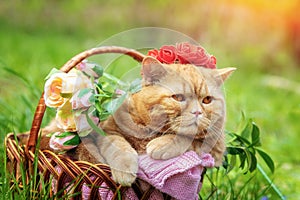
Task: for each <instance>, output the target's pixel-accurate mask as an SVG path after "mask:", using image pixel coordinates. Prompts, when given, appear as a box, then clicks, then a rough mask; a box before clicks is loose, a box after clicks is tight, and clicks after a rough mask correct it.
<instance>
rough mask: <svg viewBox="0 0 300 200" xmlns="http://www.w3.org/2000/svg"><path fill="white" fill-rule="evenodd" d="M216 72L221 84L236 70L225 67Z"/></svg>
mask: <svg viewBox="0 0 300 200" xmlns="http://www.w3.org/2000/svg"><path fill="white" fill-rule="evenodd" d="M216 70H217V75H216V76H217V78H219V79H221V81H222V83H223V82H224V81H225V80H227V79H228V77H229V76H230V75H231V74H232V72H234V71H235V70H236V68H234V67H227V68H223V69H216Z"/></svg>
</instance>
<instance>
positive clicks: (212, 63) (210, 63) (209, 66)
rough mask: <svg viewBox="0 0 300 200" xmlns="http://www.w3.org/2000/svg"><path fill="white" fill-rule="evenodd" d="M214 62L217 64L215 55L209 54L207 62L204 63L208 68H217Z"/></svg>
mask: <svg viewBox="0 0 300 200" xmlns="http://www.w3.org/2000/svg"><path fill="white" fill-rule="evenodd" d="M216 64H217V59H216V57H214V56H211V57H210V60H209V62H208V63H207V64H206V67H207V68H210V69H216V68H217V67H216Z"/></svg>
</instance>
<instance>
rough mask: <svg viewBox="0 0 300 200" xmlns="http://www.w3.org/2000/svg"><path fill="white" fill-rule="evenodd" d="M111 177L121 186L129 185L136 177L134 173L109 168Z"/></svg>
mask: <svg viewBox="0 0 300 200" xmlns="http://www.w3.org/2000/svg"><path fill="white" fill-rule="evenodd" d="M111 173H112V177H113V179H114V181H115V182H117V183H119V184H121V185H122V186H129V187H130V186H131V184H132V183H133V182H134V181H135V179H136V173H131V172H124V171H120V170H117V169H111Z"/></svg>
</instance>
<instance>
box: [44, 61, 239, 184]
mask: <svg viewBox="0 0 300 200" xmlns="http://www.w3.org/2000/svg"><path fill="white" fill-rule="evenodd" d="M234 70H235V68H224V69H207V68H203V67H196V66H194V65H190V64H186V65H182V64H170V65H166V64H161V63H160V62H159V61H158V60H156V59H155V58H153V57H146V58H145V59H144V60H143V62H142V70H141V74H142V76H143V85H142V89H141V90H140V91H139V92H137V93H134V94H132V95H131V96H130V97H129V98H128V99H126V100H125V101H124V102H123V104H122V105H121V106H120V107H119V108H118V110H117V111H116V112H115V114H114V115H113V116H110V117H109V118H108V119H107V120H106V121H103V122H101V124H100V127H101V128H102V129H103V130H104V131H105V132H106V133H107V135H106V136H101V135H99V134H96V133H93V134H90V135H89V136H87V137H84V138H82V143H81V144H80V145H79V146H78V147H77V149H76V150H75V151H76V152H75V157H76V158H77V159H80V160H86V161H90V162H93V163H96V162H102V163H106V164H108V165H110V167H111V171H112V176H113V179H114V180H115V181H116V182H118V183H120V184H122V185H125V186H130V185H131V184H132V183H133V182H134V181H135V178H136V173H137V171H138V154H144V153H147V154H148V155H150V156H151V157H152V158H154V159H169V158H172V157H175V156H179V155H181V154H182V153H184V152H186V151H188V150H193V151H195V152H197V153H198V154H201V153H202V152H206V153H211V154H212V156H213V157H214V159H215V166H220V165H221V164H222V158H223V153H224V151H225V148H226V147H225V138H224V122H225V101H224V96H223V93H222V84H223V82H224V81H225V80H226V79H227V78H228V77H229V75H230V74H231V73H232V72H233V71H234ZM53 126H55V124H52V125H50V126H48V127H46V128H45V129H44V130H43V134H44V135H46V134H47V133H49V132H53V131H54V129H55V127H54V128H53ZM48 140H49V138H48V139H47V138H45V137H43V138H42V143H44V145H41V147H44V148H49V146H48V147H47V142H48Z"/></svg>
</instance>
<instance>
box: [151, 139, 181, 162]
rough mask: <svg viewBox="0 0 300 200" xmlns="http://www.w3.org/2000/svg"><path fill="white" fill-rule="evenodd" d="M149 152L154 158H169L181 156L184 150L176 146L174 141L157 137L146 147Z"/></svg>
mask: <svg viewBox="0 0 300 200" xmlns="http://www.w3.org/2000/svg"><path fill="white" fill-rule="evenodd" d="M146 152H147V154H148V155H149V156H150V157H151V158H153V159H159V160H167V159H170V158H173V157H176V156H179V155H180V154H181V153H182V152H180V151H179V149H177V148H174V143H172V142H170V141H168V140H164V139H162V138H156V139H153V140H151V141H150V142H149V143H148V144H147V147H146Z"/></svg>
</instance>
